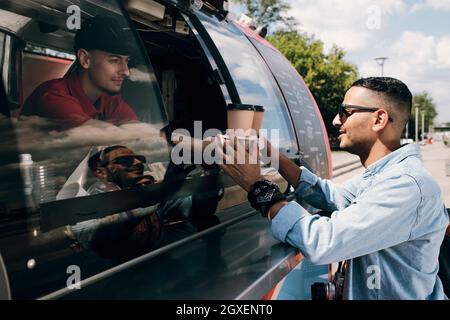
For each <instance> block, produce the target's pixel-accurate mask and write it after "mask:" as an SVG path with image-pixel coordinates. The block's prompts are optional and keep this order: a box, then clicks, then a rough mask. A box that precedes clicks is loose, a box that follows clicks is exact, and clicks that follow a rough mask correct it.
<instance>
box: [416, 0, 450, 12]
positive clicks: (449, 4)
mask: <svg viewBox="0 0 450 320" xmlns="http://www.w3.org/2000/svg"><path fill="white" fill-rule="evenodd" d="M424 9H432V10H445V11H450V1H448V0H425V1H423V2H421V3H416V4H414V5H413V6H412V7H411V12H417V11H420V10H424Z"/></svg>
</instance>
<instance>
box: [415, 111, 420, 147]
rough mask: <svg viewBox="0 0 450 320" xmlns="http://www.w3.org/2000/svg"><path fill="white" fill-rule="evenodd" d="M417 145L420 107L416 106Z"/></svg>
mask: <svg viewBox="0 0 450 320" xmlns="http://www.w3.org/2000/svg"><path fill="white" fill-rule="evenodd" d="M415 106H416V128H415V129H416V143H417V142H419V105H418V104H416V105H415Z"/></svg>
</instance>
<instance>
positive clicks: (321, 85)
mask: <svg viewBox="0 0 450 320" xmlns="http://www.w3.org/2000/svg"><path fill="white" fill-rule="evenodd" d="M268 40H269V41H270V42H271V43H272V44H273V45H274V46H275V47H276V48H277V49H278V50H280V52H281V53H282V54H284V55H285V56H286V58H287V59H288V60H289V61H290V62H291V64H292V65H293V66H294V67H295V69H296V70H297V71H298V73H299V74H300V75H301V76H302V77H303V79H304V80H305V82H306V84H307V85H308V87H309V89H310V90H311V93H312V94H313V96H314V98H315V100H316V102H317V104H318V106H319V108H320V111H321V113H322V117H323V120H324V122H325V125H326V127H327V131H328V135H329V136H330V137H335V136H337V132H338V131H337V129H336V128H334V127H333V125H332V121H333V118H334V116H335V115H336V113H337V107H338V105H339V104H340V103H342V100H343V97H344V94H345V91H346V90H347V89H348V88H349V87H350V86H351V85H352V83H353V82H354V81H355V80H356V79H357V67H356V66H355V65H353V64H351V63H348V62H347V61H345V59H344V57H345V51H344V50H342V49H340V48H338V47H337V46H333V47H332V48H331V50H330V51H329V53H325V52H324V48H323V43H322V42H321V41H320V40H316V39H314V37H311V36H308V35H306V34H301V33H298V32H296V31H291V32H283V31H278V32H275V33H274V34H273V35H272V36H269V37H268Z"/></svg>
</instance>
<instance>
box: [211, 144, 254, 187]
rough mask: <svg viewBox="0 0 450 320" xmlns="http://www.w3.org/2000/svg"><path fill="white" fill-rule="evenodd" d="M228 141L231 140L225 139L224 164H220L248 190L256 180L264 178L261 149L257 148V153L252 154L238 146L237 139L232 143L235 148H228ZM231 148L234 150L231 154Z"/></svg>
mask: <svg viewBox="0 0 450 320" xmlns="http://www.w3.org/2000/svg"><path fill="white" fill-rule="evenodd" d="M227 143H230V142H227V141H224V144H223V149H222V158H223V162H224V164H219V166H220V168H222V169H223V170H224V171H225V172H226V173H227V174H228V175H229V176H230V177H231V178H232V179H233V180H234V181H235V182H236V183H237V184H238V185H240V186H241V187H242V188H244V190H245V191H247V192H248V191H250V189H251V187H252V185H253V184H254V183H255V182H256V181H258V180H260V179H262V176H261V167H260V165H259V151H258V150H256V152H257V154H256V155H250V154H249V153H248V152H247V151H246V150H244V148H238V147H237V145H238V142H237V139H235V140H234V143H232V146H233V148H229V147H228V148H227ZM227 149H228V153H227ZM256 149H257V148H256ZM230 150H234V152H233V154H229V153H230Z"/></svg>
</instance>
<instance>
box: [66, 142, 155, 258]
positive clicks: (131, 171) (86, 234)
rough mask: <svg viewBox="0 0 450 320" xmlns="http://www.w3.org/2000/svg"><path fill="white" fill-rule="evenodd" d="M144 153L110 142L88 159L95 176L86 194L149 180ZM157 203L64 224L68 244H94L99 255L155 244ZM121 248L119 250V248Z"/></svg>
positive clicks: (114, 254)
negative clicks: (146, 173) (145, 170)
mask: <svg viewBox="0 0 450 320" xmlns="http://www.w3.org/2000/svg"><path fill="white" fill-rule="evenodd" d="M144 163H146V159H145V157H144V156H141V155H136V154H134V152H133V151H132V150H130V149H129V148H127V147H124V146H119V145H116V146H111V147H107V148H105V149H104V150H103V151H101V152H97V153H96V154H94V155H93V156H91V158H90V159H89V162H88V165H89V168H90V170H91V172H92V173H93V174H94V175H95V176H96V177H97V178H98V179H99V181H98V182H96V183H94V184H93V185H91V186H90V187H89V189H88V190H87V192H88V193H89V194H90V195H94V194H99V193H104V192H111V191H117V190H121V189H127V188H132V187H135V186H139V185H146V184H153V183H155V179H154V178H153V177H152V176H150V175H145V174H144ZM156 209H157V207H156V206H151V207H147V208H137V209H133V210H128V211H126V212H120V213H116V214H112V215H109V216H105V217H103V218H99V219H93V220H88V221H83V222H80V223H77V224H76V225H73V226H68V228H67V229H66V234H67V236H68V237H69V238H70V239H71V240H72V241H73V242H74V243H73V245H72V246H78V247H79V248H82V249H91V248H95V249H96V250H98V252H100V253H101V254H103V255H107V256H109V257H119V256H121V255H122V256H123V255H136V254H141V253H143V252H146V251H148V250H150V249H153V248H155V247H157V246H158V245H159V243H160V241H161V240H162V238H161V235H162V233H161V228H162V226H161V222H160V217H159V216H158V213H157V212H156ZM121 249H122V250H121Z"/></svg>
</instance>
